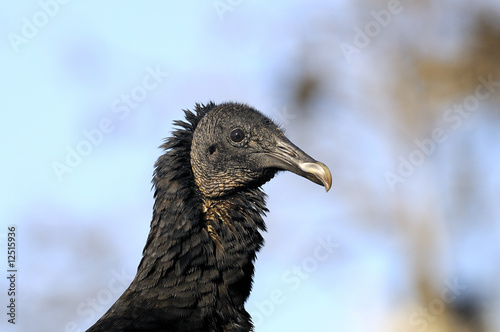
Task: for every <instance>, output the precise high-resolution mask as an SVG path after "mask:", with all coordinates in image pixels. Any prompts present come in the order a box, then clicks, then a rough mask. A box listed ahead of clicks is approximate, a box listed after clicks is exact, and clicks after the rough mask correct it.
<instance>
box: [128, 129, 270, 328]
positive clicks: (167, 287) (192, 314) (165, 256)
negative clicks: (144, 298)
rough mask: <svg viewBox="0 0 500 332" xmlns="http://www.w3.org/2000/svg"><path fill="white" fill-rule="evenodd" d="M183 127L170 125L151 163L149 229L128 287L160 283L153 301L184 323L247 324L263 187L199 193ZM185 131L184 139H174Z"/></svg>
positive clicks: (259, 237) (262, 226) (146, 287)
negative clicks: (160, 150) (246, 305)
mask: <svg viewBox="0 0 500 332" xmlns="http://www.w3.org/2000/svg"><path fill="white" fill-rule="evenodd" d="M184 133H185V131H178V132H177V133H174V134H175V136H176V140H169V141H167V143H166V144H165V145H164V146H163V147H164V148H166V149H167V152H166V153H165V154H164V155H163V156H161V157H160V158H159V159H158V161H157V163H156V169H155V175H154V178H153V185H154V188H155V204H154V209H153V219H152V222H151V230H150V233H149V236H148V240H147V242H146V246H145V248H144V251H143V258H142V260H141V263H140V264H139V268H138V272H137V275H136V278H135V279H134V281H133V283H132V285H131V286H130V290H131V291H133V292H140V293H149V292H150V291H151V292H152V291H153V290H154V289H157V290H160V291H161V293H163V294H164V295H163V297H164V298H165V301H163V302H162V303H161V301H156V302H155V303H156V305H159V306H161V307H163V308H164V309H163V312H168V313H169V315H175V317H185V319H187V320H189V321H190V324H200V325H199V326H202V325H203V326H204V324H207V322H210V324H209V325H210V326H238V327H241V328H242V329H241V331H248V330H250V329H251V322H250V316H249V315H248V313H247V312H246V311H245V309H244V303H245V301H246V299H247V298H248V296H249V294H250V290H251V287H252V279H253V274H254V261H255V257H256V253H257V252H258V251H259V250H260V248H261V247H262V245H263V243H264V240H263V238H262V235H261V234H260V231H265V229H266V227H265V223H264V221H263V219H262V216H263V215H265V212H266V211H267V209H266V207H265V194H264V192H263V191H262V190H261V189H260V187H257V186H250V187H249V188H244V189H241V190H239V191H236V192H233V193H230V194H228V195H226V196H223V197H220V198H217V199H213V198H207V197H205V196H203V195H202V194H201V192H200V191H199V189H198V188H197V186H196V184H195V181H194V175H193V172H192V169H191V167H190V162H189V148H186V146H188V147H190V144H189V143H190V141H189V138H190V136H189V135H185V136H183V135H184ZM186 137H187V139H186V141H185V143H187V144H181V143H182V138H186ZM191 137H192V136H191ZM179 142H181V143H179ZM186 165H189V166H186ZM169 294H171V295H169ZM184 295H185V298H183V296H184ZM169 296H170V297H169ZM196 321H198V323H196ZM232 324H236V325H232ZM231 331H232V329H231ZM234 331H240V330H239V329H235V330H234Z"/></svg>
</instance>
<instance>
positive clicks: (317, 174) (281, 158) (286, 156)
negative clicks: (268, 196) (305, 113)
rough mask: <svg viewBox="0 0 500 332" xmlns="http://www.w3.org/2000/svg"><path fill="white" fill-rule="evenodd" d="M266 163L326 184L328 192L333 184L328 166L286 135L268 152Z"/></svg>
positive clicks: (323, 184)
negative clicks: (296, 144)
mask: <svg viewBox="0 0 500 332" xmlns="http://www.w3.org/2000/svg"><path fill="white" fill-rule="evenodd" d="M265 165H266V166H267V167H273V168H278V169H281V170H286V171H290V172H293V173H295V174H297V175H300V176H302V177H305V178H306V179H309V180H311V181H312V182H314V183H317V184H319V185H322V186H324V187H325V189H326V191H327V192H328V190H330V188H331V186H332V174H331V173H330V170H329V169H328V167H326V165H325V164H323V163H322V162H320V161H317V160H314V159H313V158H311V157H310V156H309V155H308V154H307V153H305V152H304V151H302V150H301V149H299V148H298V147H297V146H295V144H293V143H292V142H290V141H289V140H288V139H287V138H286V137H285V136H282V137H280V138H279V139H278V140H277V142H276V143H275V145H274V146H273V147H272V148H271V151H269V152H267V153H266V160H265Z"/></svg>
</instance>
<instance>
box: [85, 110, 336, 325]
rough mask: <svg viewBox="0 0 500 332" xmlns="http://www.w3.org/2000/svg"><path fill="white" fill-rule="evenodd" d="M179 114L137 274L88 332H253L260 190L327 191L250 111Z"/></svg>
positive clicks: (320, 172) (277, 132)
mask: <svg viewBox="0 0 500 332" xmlns="http://www.w3.org/2000/svg"><path fill="white" fill-rule="evenodd" d="M184 112H185V117H186V120H187V122H184V121H176V122H174V124H175V125H176V126H178V128H177V129H176V130H175V131H174V132H173V135H172V137H170V138H168V139H166V140H165V143H164V144H163V145H162V146H161V147H162V148H163V149H164V150H165V154H163V155H162V156H161V157H160V158H159V159H158V161H157V162H156V164H155V171H154V176H153V187H154V198H155V203H154V207H153V217H152V221H151V230H150V233H149V235H148V239H147V242H146V245H145V247H144V251H143V258H142V260H141V262H140V264H139V267H138V269H137V275H136V276H135V278H134V280H133V281H132V283H131V284H130V286H129V287H128V289H127V290H126V291H125V292H124V293H123V294H122V296H121V297H120V298H119V299H118V300H117V301H116V302H115V303H114V304H113V306H112V307H111V308H110V309H109V310H108V312H106V314H104V316H102V317H101V318H100V319H99V320H98V321H97V322H96V323H95V325H93V326H92V327H90V328H89V329H88V330H87V331H91V332H97V331H123V332H125V331H168V332H181V331H183V332H188V331H207V332H209V331H210V332H222V331H224V332H226V331H235V332H236V331H252V330H253V324H252V321H251V317H250V315H249V314H248V312H247V311H246V310H245V307H244V303H245V301H246V299H247V297H248V296H249V294H250V290H251V288H252V279H253V274H254V260H255V257H256V253H257V251H259V249H260V248H261V247H262V245H263V242H264V240H263V238H262V235H261V234H260V232H261V231H265V230H266V225H265V223H264V221H263V219H262V216H263V215H265V212H266V211H267V209H266V207H265V194H264V192H263V191H262V190H261V188H260V187H261V186H262V185H263V184H264V183H265V182H267V181H269V180H270V179H271V178H272V177H273V176H274V175H275V174H276V173H277V172H278V171H280V170H288V171H291V172H294V173H296V174H298V175H300V176H303V177H305V178H307V179H309V180H311V181H313V182H315V183H317V184H320V185H323V186H324V187H325V188H326V190H327V191H328V190H329V189H330V186H331V181H332V179H331V174H330V171H329V170H328V168H327V167H326V166H325V165H324V164H323V163H321V162H319V161H316V160H314V159H313V158H311V157H310V156H308V155H307V154H306V153H304V152H303V151H302V150H300V149H299V148H298V147H296V146H295V145H294V144H293V143H292V142H290V141H289V140H288V139H287V138H286V136H285V135H284V134H283V131H282V130H281V129H280V128H279V127H278V126H277V125H276V124H274V123H273V122H272V121H271V120H270V119H268V118H267V117H266V116H264V115H263V114H262V113H260V112H259V111H257V110H255V109H253V108H252V107H250V106H248V105H245V104H239V103H222V104H218V105H216V104H214V103H213V102H210V103H208V104H206V105H202V104H196V106H195V112H191V111H184Z"/></svg>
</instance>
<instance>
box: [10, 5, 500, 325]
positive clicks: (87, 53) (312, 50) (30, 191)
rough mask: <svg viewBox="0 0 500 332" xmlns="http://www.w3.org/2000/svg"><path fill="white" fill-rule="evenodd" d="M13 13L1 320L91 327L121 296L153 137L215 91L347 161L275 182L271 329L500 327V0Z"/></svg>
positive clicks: (268, 306) (57, 8)
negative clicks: (11, 283)
mask: <svg viewBox="0 0 500 332" xmlns="http://www.w3.org/2000/svg"><path fill="white" fill-rule="evenodd" d="M0 29H1V36H2V38H1V39H0V49H1V52H0V63H1V65H0V73H1V77H2V80H1V82H0V105H1V112H2V120H1V121H0V132H1V135H2V144H1V146H2V156H3V157H2V163H1V166H0V168H1V174H2V176H1V177H0V181H1V182H0V188H1V196H0V206H1V210H0V217H1V230H0V240H1V243H0V244H1V249H0V252H3V253H4V254H3V255H2V256H1V261H2V264H1V266H2V267H3V268H2V270H3V271H4V272H5V271H6V269H7V268H6V254H5V252H6V228H7V225H16V227H17V229H18V234H17V245H18V262H17V263H18V270H19V271H18V280H17V288H18V289H17V290H18V293H17V294H18V296H17V324H16V325H15V326H12V325H11V324H9V323H7V317H6V311H7V310H6V305H7V304H8V302H7V301H8V298H7V294H6V293H7V288H8V284H7V280H6V278H0V294H1V295H0V301H1V302H0V307H1V308H3V309H2V310H1V312H0V317H2V318H1V320H0V329H1V330H2V331H41V332H45V331H47V332H49V331H50V332H58V331H61V332H62V331H64V332H69V331H84V330H85V329H87V328H88V327H89V326H91V325H92V324H93V323H94V322H95V321H96V320H97V319H98V318H99V317H100V316H101V315H102V314H103V313H104V312H105V311H106V310H107V309H108V308H109V307H110V306H111V304H112V303H113V302H114V301H115V300H116V299H117V298H118V297H119V295H120V294H121V293H122V292H123V291H124V290H125V288H126V287H127V286H128V284H129V283H130V281H131V280H132V278H133V276H134V275H135V271H136V268H137V265H138V263H139V261H140V258H141V252H142V249H143V246H144V244H145V241H146V237H147V234H148V231H149V223H150V218H151V211H152V205H153V198H152V192H151V190H150V189H151V182H150V181H151V177H152V173H153V165H154V162H155V160H156V159H157V158H158V157H159V155H160V154H161V151H160V150H159V149H158V146H159V145H160V144H161V143H162V139H163V138H164V137H167V136H169V135H170V133H171V131H172V129H173V126H172V121H173V120H176V119H181V118H182V117H183V113H182V111H181V110H182V109H186V108H191V109H192V107H193V106H194V104H195V103H196V102H202V103H206V102H208V101H210V100H213V101H215V102H223V101H231V100H232V101H240V102H246V103H249V104H250V105H252V106H254V107H256V108H257V109H259V110H261V111H262V112H264V113H265V114H267V115H269V116H270V117H272V118H273V119H275V120H276V121H277V122H279V123H281V124H282V125H283V127H284V128H286V131H287V135H288V136H289V138H290V139H291V140H292V141H293V142H295V143H296V144H297V145H298V146H300V147H301V148H302V149H304V150H305V151H307V152H308V153H309V154H310V155H312V156H313V157H315V158H317V159H318V160H321V161H323V162H324V163H325V164H327V165H328V166H329V168H330V169H331V171H332V174H333V187H332V190H331V191H330V192H329V193H328V194H325V193H324V190H323V189H322V188H321V187H320V186H317V185H315V184H313V183H311V182H309V181H307V180H304V179H303V178H300V177H297V176H295V175H293V174H281V175H279V176H278V177H277V178H276V179H274V180H273V181H271V182H270V183H268V184H266V185H265V188H264V189H265V191H266V193H267V194H268V195H269V199H268V207H269V209H270V213H269V214H268V217H267V218H266V222H267V225H268V232H267V234H265V239H266V245H265V247H264V248H263V250H262V251H261V252H260V253H259V255H258V261H257V263H256V276H255V280H254V281H255V282H254V289H253V292H252V295H251V297H250V298H249V300H248V301H247V305H246V307H247V310H248V311H249V312H250V313H251V314H252V316H253V319H254V322H255V325H256V329H255V330H256V331H257V332H267V331H304V330H309V331H337V332H339V331H346V332H357V331H359V332H361V331H363V332H367V331H368V332H379V331H380V332H387V331H390V332H392V331H394V332H413V331H429V332H434V331H440V332H441V331H450V332H451V331H459V332H461V331H464V332H465V331H474V332H478V331H479V332H481V331H500V315H499V313H500V288H499V286H498V280H499V277H500V208H499V204H500V202H499V199H500V172H499V168H500V111H499V107H500V2H498V1H495V0H480V1H466V0H456V1H451V0H450V1H430V0H429V1H417V0H413V1H410V0H402V1H396V0H356V1H349V0H342V1H320V0H312V1H285V0H276V1H273V2H270V1H267V2H265V1H247V0H239V1H238V0H231V1H230V0H221V1H206V2H202V1H196V2H195V1H183V2H181V1H177V2H175V3H174V2H169V1H147V2H123V1H68V0H65V1H62V0H59V1H57V0H40V1H21V2H11V1H9V2H7V1H5V0H2V1H0ZM75 154H78V156H75ZM5 274H6V272H5Z"/></svg>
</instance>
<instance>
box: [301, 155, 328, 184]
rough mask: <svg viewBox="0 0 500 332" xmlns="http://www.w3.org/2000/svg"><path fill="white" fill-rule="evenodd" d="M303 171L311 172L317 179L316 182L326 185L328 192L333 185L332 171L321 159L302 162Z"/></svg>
mask: <svg viewBox="0 0 500 332" xmlns="http://www.w3.org/2000/svg"><path fill="white" fill-rule="evenodd" d="M299 167H300V169H301V170H302V171H303V172H306V173H308V174H310V175H311V176H312V177H313V178H314V179H311V180H313V181H314V180H316V181H314V182H316V183H318V184H322V185H323V186H324V187H325V190H326V192H328V190H330V188H331V187H332V173H330V170H329V169H328V167H327V166H326V165H325V164H323V163H322V162H320V161H316V162H313V163H301V164H300V165H299Z"/></svg>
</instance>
